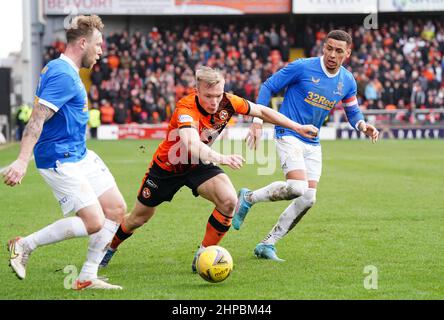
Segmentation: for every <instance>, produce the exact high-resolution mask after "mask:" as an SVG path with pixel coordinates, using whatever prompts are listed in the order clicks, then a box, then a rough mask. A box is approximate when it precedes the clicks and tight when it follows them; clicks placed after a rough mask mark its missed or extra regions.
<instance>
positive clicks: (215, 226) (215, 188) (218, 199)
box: [191, 174, 237, 272]
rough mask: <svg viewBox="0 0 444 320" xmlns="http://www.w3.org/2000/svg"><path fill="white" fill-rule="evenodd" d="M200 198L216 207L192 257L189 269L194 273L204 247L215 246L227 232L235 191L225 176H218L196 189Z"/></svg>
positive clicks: (234, 203) (234, 204)
mask: <svg viewBox="0 0 444 320" xmlns="http://www.w3.org/2000/svg"><path fill="white" fill-rule="evenodd" d="M197 191H198V193H199V195H200V196H202V197H203V198H205V199H207V200H209V201H211V202H212V203H214V205H215V206H216V207H215V209H214V210H213V212H212V214H211V216H210V217H209V219H208V223H207V227H206V232H205V236H204V239H203V241H202V243H201V245H200V247H199V248H198V250H197V252H196V254H195V255H194V259H193V262H192V264H191V269H192V271H193V272H196V260H197V257H198V255H199V253H200V252H201V251H202V250H203V249H204V248H206V247H208V246H211V245H217V244H219V242H220V241H221V240H222V238H223V237H224V236H225V234H226V233H227V232H228V230H229V229H230V226H231V220H232V218H233V213H234V208H235V206H236V202H237V198H236V190H235V189H234V186H233V184H232V183H231V180H230V179H229V178H228V176H227V175H226V174H219V175H217V176H215V177H213V178H211V179H210V180H208V181H206V182H204V183H203V184H202V185H200V186H199V188H198V189H197Z"/></svg>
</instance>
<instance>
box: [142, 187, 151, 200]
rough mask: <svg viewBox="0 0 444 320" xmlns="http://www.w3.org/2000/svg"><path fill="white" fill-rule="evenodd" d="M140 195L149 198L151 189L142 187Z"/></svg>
mask: <svg viewBox="0 0 444 320" xmlns="http://www.w3.org/2000/svg"><path fill="white" fill-rule="evenodd" d="M142 196H143V197H144V198H145V199H149V198H150V197H151V190H150V189H149V188H143V190H142Z"/></svg>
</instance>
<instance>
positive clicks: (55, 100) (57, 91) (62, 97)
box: [37, 72, 78, 112]
mask: <svg viewBox="0 0 444 320" xmlns="http://www.w3.org/2000/svg"><path fill="white" fill-rule="evenodd" d="M42 80H43V81H42V84H41V87H40V88H39V90H38V92H37V97H38V102H39V103H40V104H43V105H44V106H46V107H48V108H50V109H52V110H54V111H55V112H57V111H59V109H60V108H61V107H63V106H64V105H65V104H66V103H67V102H68V101H70V100H71V99H72V98H73V97H74V96H75V95H76V93H77V92H78V91H77V88H76V86H78V84H76V83H75V82H74V79H73V78H72V77H70V76H69V75H68V74H66V73H63V72H61V73H57V74H52V75H51V74H48V75H47V76H46V79H42Z"/></svg>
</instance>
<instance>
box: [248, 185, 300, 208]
mask: <svg viewBox="0 0 444 320" xmlns="http://www.w3.org/2000/svg"><path fill="white" fill-rule="evenodd" d="M307 188H308V182H307V181H305V180H293V179H288V180H287V181H286V182H284V181H276V182H273V183H271V184H269V185H268V186H266V187H263V188H261V189H258V190H256V191H253V192H252V193H250V194H248V195H247V196H246V200H247V201H250V202H251V203H252V204H255V203H256V202H263V201H280V200H293V199H295V198H297V197H300V196H301V195H303V194H304V193H305V192H306V191H307Z"/></svg>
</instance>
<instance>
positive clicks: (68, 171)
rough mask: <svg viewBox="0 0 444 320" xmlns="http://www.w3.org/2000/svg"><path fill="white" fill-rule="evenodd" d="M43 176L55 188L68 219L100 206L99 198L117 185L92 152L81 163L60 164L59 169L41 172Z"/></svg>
mask: <svg viewBox="0 0 444 320" xmlns="http://www.w3.org/2000/svg"><path fill="white" fill-rule="evenodd" d="M39 172H40V174H41V175H42V177H43V178H44V179H45V181H46V182H47V183H48V185H49V186H50V187H51V189H52V191H53V193H54V196H55V197H56V199H57V201H58V202H59V204H60V207H61V209H62V212H63V215H64V216H67V215H69V214H70V213H73V212H74V213H76V212H78V211H79V210H80V209H83V208H85V207H88V206H91V205H93V204H95V203H99V200H98V197H100V196H101V195H102V194H103V193H105V191H107V190H109V189H111V188H112V187H114V186H115V185H116V181H115V180H114V177H113V175H112V174H111V172H110V171H109V169H108V167H107V166H106V165H105V163H104V162H103V161H102V159H100V157H99V156H98V155H97V154H96V153H95V152H94V151H91V150H87V155H86V157H85V158H83V159H82V160H80V161H78V162H66V163H58V164H57V167H56V168H55V169H52V168H51V169H39Z"/></svg>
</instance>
